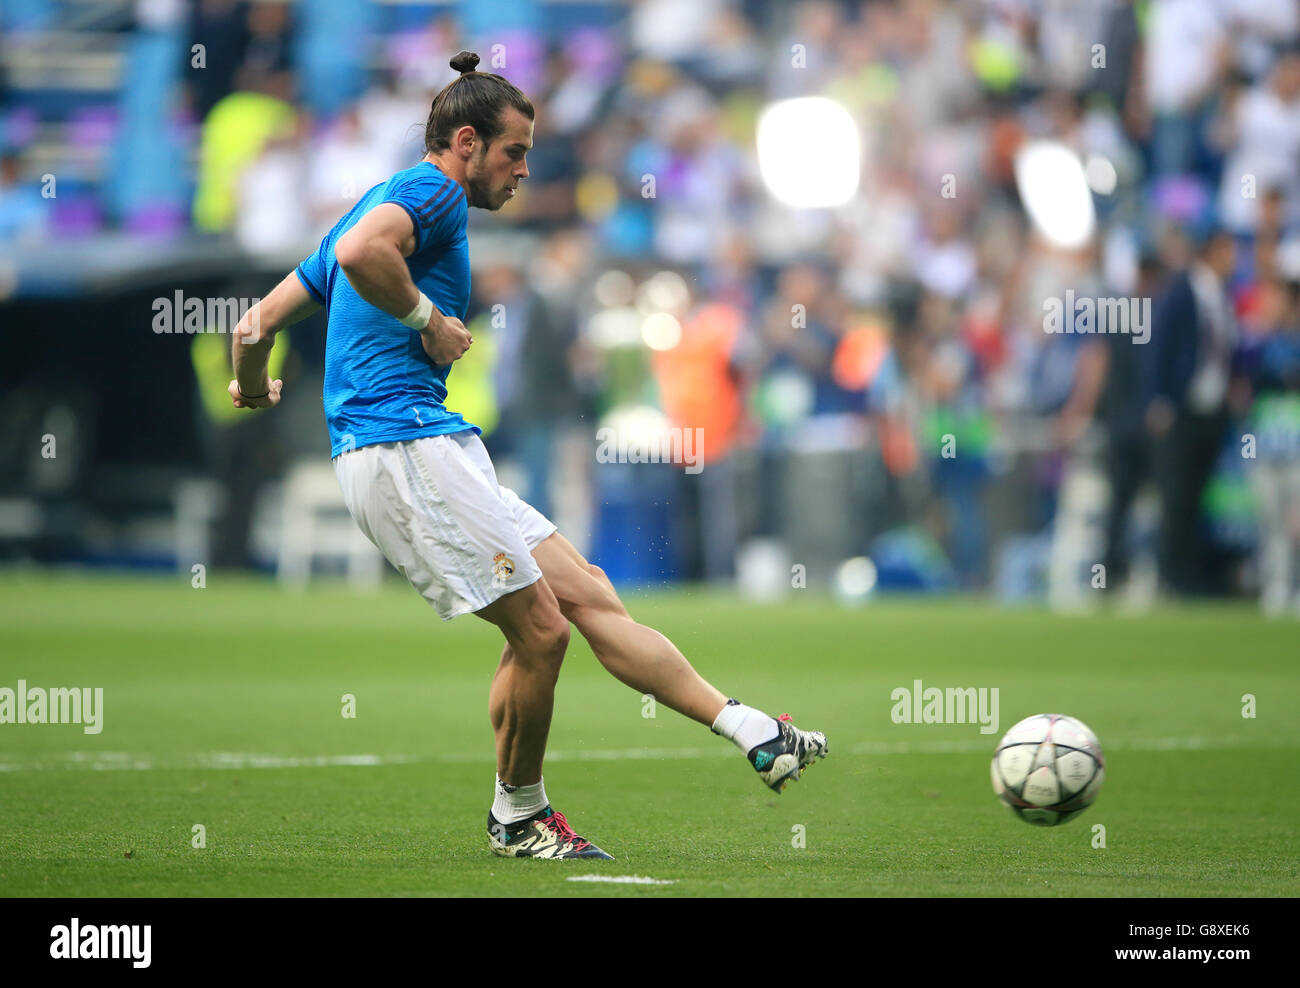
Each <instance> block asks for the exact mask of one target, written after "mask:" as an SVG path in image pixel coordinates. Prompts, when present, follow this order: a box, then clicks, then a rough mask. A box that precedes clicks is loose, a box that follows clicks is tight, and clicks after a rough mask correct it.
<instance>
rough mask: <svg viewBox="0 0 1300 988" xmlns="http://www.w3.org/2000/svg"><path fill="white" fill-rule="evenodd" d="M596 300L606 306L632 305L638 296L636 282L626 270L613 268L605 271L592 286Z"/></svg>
mask: <svg viewBox="0 0 1300 988" xmlns="http://www.w3.org/2000/svg"><path fill="white" fill-rule="evenodd" d="M592 294H593V295H595V297H596V301H597V302H599V303H600V304H601V305H604V306H607V307H608V306H615V305H631V304H632V299H633V298H634V297H635V296H636V282H635V281H633V280H632V276H631V275H630V274H628V273H627V272H626V271H620V270H618V268H611V269H610V270H608V271H605V272H603V273H602V274H601V275H600V277H598V278H597V279H596V283H595V284H594V285H593V286H592Z"/></svg>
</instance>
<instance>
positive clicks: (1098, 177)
mask: <svg viewBox="0 0 1300 988" xmlns="http://www.w3.org/2000/svg"><path fill="white" fill-rule="evenodd" d="M1083 173H1084V175H1085V176H1087V179H1088V188H1090V189H1092V191H1093V192H1095V193H1097V195H1099V196H1108V195H1110V194H1111V193H1112V192H1114V191H1115V185H1116V184H1117V183H1118V181H1119V176H1118V175H1117V174H1116V172H1115V166H1114V165H1112V164H1111V162H1110V159H1109V158H1107V157H1106V156H1105V155H1104V154H1090V155H1088V161H1087V163H1086V164H1085V165H1084V168H1083Z"/></svg>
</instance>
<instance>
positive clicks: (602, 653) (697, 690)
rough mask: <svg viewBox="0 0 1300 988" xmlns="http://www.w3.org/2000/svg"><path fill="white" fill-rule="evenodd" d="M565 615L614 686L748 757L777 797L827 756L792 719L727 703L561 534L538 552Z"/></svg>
mask: <svg viewBox="0 0 1300 988" xmlns="http://www.w3.org/2000/svg"><path fill="white" fill-rule="evenodd" d="M533 558H534V559H535V560H536V561H537V565H538V566H539V567H541V570H542V576H543V577H544V578H545V580H546V582H547V584H548V585H549V586H550V588H551V590H552V591H553V592H554V594H555V597H556V599H557V600H558V601H559V606H560V610H561V612H562V613H563V614H564V616H565V617H566V618H568V619H569V620H570V621H572V622H573V623H574V624H575V625H576V626H577V628H578V631H579V632H580V633H581V634H582V637H583V638H585V639H587V643H588V644H589V645H590V646H591V650H592V651H593V652H594V653H595V654H596V658H597V659H599V660H600V663H601V665H603V666H604V667H605V668H606V669H607V670H608V671H609V672H610V673H611V674H612V675H613V676H614V677H615V678H616V679H618V680H619V681H620V682H623V683H625V684H627V685H628V686H630V687H632V688H633V689H634V690H637V691H638V692H640V693H648V694H650V695H652V696H654V698H655V701H656V702H659V703H663V704H665V705H667V706H668V707H670V708H671V709H673V710H676V711H677V712H678V713H681V714H684V715H685V716H687V717H690V718H691V719H692V720H695V721H698V722H699V723H701V724H704V725H705V726H707V727H709V728H710V729H712V730H713V731H714V732H715V733H718V734H722V735H723V736H724V737H726V738H728V739H729V740H731V741H733V742H735V743H736V745H737V747H739V748H740V750H741V751H743V752H745V753H746V755H747V756H748V757H749V759H750V763H751V764H753V766H754V768H755V769H756V770H757V771H758V773H759V775H760V777H762V779H763V781H764V782H765V783H766V784H767V785H769V786H770V787H771V788H773V789H775V790H776V791H778V792H779V791H780V790H781V789H783V788H784V787H785V785H786V783H787V782H789V781H792V780H794V779H798V778H799V772H800V770H801V769H804V768H806V767H807V766H808V765H810V764H811V763H812V762H813V761H814V760H815V759H816V758H820V757H824V756H825V754H826V751H827V747H826V737H825V735H823V734H821V733H819V732H815V731H800V730H799V729H798V728H796V727H794V725H792V724H790V723H789V718H788V716H782V717H781V719H780V720H779V721H777V720H773V719H772V718H770V717H768V716H767V715H766V714H764V713H763V712H762V711H759V710H753V709H752V708H749V707H745V706H743V705H740V704H737V703H736V701H734V700H731V701H729V700H728V699H727V697H726V695H725V694H723V693H721V692H720V691H719V690H718V689H717V688H716V687H714V686H713V685H712V684H710V683H709V682H708V681H707V680H705V679H704V678H703V677H702V676H701V675H700V674H699V673H698V672H696V671H695V669H694V667H693V666H692V665H691V664H690V663H689V662H688V661H687V660H686V656H684V655H682V653H681V651H680V650H679V649H678V648H677V646H676V645H674V644H673V643H672V642H671V641H669V640H668V638H666V637H665V636H664V635H663V634H661V633H660V632H658V631H656V630H655V629H654V628H649V627H647V626H645V625H643V624H639V623H637V621H635V620H634V619H633V618H632V616H631V615H630V614H628V612H627V608H625V607H624V606H623V602H622V601H621V600H620V599H619V596H618V592H617V591H616V590H615V589H614V585H613V584H612V583H610V581H609V578H608V577H607V576H606V575H605V573H604V571H603V570H602V569H601V568H600V567H599V566H593V565H592V564H591V563H588V562H587V560H586V559H584V558H583V556H582V554H581V553H580V552H578V550H577V549H575V548H574V547H573V545H572V544H571V543H570V542H569V540H568V539H566V538H565V537H564V536H562V535H560V534H559V533H558V532H557V533H555V534H554V535H552V536H550V537H549V538H547V539H545V540H543V541H542V543H541V544H540V545H539V546H538V547H537V548H536V549H534V550H533Z"/></svg>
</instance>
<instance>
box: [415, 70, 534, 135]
mask: <svg viewBox="0 0 1300 988" xmlns="http://www.w3.org/2000/svg"><path fill="white" fill-rule="evenodd" d="M478 63H479V57H478V55H477V53H475V52H472V51H462V52H457V53H456V56H455V57H454V58H453V59H452V60H451V67H452V68H453V69H455V70H456V71H457V72H459V73H460V78H459V79H454V80H452V82H450V83H449V84H448V85H447V87H446V88H445V89H443V91H442V92H440V93H439V94H438V95H437V96H435V97H434V98H433V105H432V106H430V107H429V120H428V122H427V123H426V124H425V125H424V150H425V152H426V153H436V152H438V151H446V150H447V149H448V148H450V147H451V138H452V135H453V134H455V133H456V131H457V130H459V129H460V128H461V127H464V126H466V125H468V126H470V127H473V128H474V131H475V133H477V134H478V136H479V137H481V138H482V139H483V144H484V146H487V145H489V144H491V143H492V142H493V141H494V140H496V139H497V138H498V137H500V136H501V134H502V132H503V131H504V130H505V125H504V124H502V122H501V114H502V111H503V110H505V108H506V107H508V106H512V107H514V108H515V109H516V110H518V111H519V112H520V113H522V114H523V115H524V116H525V117H527V118H528V119H529V120H532V119H534V110H533V104H532V103H531V102H530V101H529V99H528V97H527V96H525V95H524V94H523V93H522V92H520V91H519V89H518V88H516V87H515V86H514V85H513V84H512V83H511V82H510V81H509V80H507V79H503V78H502V77H501V76H499V75H495V74H493V73H491V72H477V71H475V69H476V67H477V66H478Z"/></svg>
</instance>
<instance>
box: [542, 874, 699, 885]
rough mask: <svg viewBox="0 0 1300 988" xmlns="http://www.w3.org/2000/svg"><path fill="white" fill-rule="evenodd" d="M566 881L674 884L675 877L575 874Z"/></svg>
mask: <svg viewBox="0 0 1300 988" xmlns="http://www.w3.org/2000/svg"><path fill="white" fill-rule="evenodd" d="M565 881H566V882H614V883H615V884H618V885H673V884H675V883H676V879H673V878H647V877H646V876H645V875H575V876H573V877H572V878H566V879H565Z"/></svg>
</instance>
